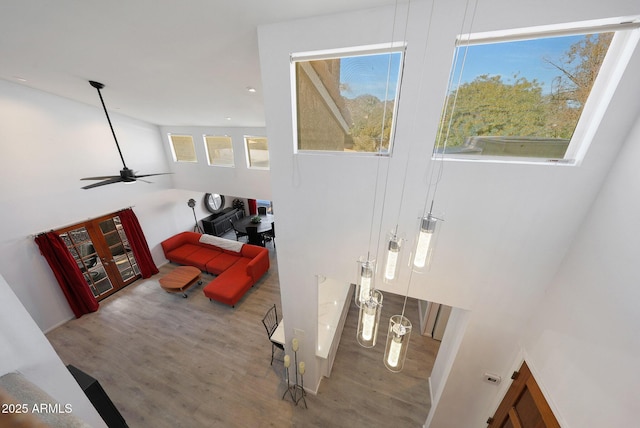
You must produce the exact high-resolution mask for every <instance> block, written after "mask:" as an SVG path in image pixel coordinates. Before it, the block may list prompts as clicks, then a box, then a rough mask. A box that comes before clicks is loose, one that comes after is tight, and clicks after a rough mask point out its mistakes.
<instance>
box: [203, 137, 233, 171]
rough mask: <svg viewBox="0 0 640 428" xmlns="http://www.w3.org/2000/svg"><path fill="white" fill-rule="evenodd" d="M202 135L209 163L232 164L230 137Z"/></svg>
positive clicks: (216, 164)
mask: <svg viewBox="0 0 640 428" xmlns="http://www.w3.org/2000/svg"><path fill="white" fill-rule="evenodd" d="M203 137H204V143H205V149H206V151H207V159H208V161H209V165H215V166H233V145H232V144H231V143H232V142H231V137H227V136H221V137H218V136H214V135H204V136H203Z"/></svg>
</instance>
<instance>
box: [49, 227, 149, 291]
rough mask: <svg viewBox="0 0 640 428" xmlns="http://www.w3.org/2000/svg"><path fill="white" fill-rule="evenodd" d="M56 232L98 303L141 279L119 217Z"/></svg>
mask: <svg viewBox="0 0 640 428" xmlns="http://www.w3.org/2000/svg"><path fill="white" fill-rule="evenodd" d="M56 232H57V233H58V235H60V237H61V238H62V240H63V241H64V242H65V244H66V245H67V248H68V249H69V251H70V252H71V254H72V255H73V257H74V258H75V259H76V262H77V263H78V267H79V268H80V271H82V273H83V275H84V277H85V280H86V281H87V285H88V286H89V288H90V289H91V292H92V293H93V295H94V296H95V297H96V298H97V299H98V300H101V299H103V298H105V297H107V296H110V295H111V294H113V293H115V292H116V291H118V290H120V289H121V288H123V287H125V286H127V285H129V284H130V283H132V282H133V281H135V280H136V279H138V278H139V277H140V276H141V275H140V270H139V269H138V263H137V261H136V259H135V257H134V256H133V252H132V251H131V248H130V246H129V241H128V239H127V236H126V234H125V233H124V230H123V228H122V225H121V224H120V218H119V217H118V216H116V215H113V214H109V215H106V216H103V217H99V218H96V219H93V220H88V221H86V222H83V223H79V224H76V225H73V226H69V227H65V228H63V229H59V230H57V231H56Z"/></svg>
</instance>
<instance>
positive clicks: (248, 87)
mask: <svg viewBox="0 0 640 428" xmlns="http://www.w3.org/2000/svg"><path fill="white" fill-rule="evenodd" d="M247 91H249V92H252V93H253V92H255V91H256V88H252V87H251V86H247Z"/></svg>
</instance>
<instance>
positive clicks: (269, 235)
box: [264, 222, 276, 248]
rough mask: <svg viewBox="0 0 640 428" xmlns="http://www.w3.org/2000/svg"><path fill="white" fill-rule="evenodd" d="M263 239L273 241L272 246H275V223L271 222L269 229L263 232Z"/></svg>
mask: <svg viewBox="0 0 640 428" xmlns="http://www.w3.org/2000/svg"><path fill="white" fill-rule="evenodd" d="M264 235H265V240H267V241H271V242H273V248H276V225H275V224H274V222H271V230H269V231H267V232H265V233H264Z"/></svg>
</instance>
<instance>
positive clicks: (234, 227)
mask: <svg viewBox="0 0 640 428" xmlns="http://www.w3.org/2000/svg"><path fill="white" fill-rule="evenodd" d="M229 221H230V222H231V227H232V228H233V231H234V232H235V233H236V241H239V240H240V238H242V237H243V236H248V235H247V234H246V233H244V232H240V231H239V230H238V229H236V225H235V224H234V223H233V220H229Z"/></svg>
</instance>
